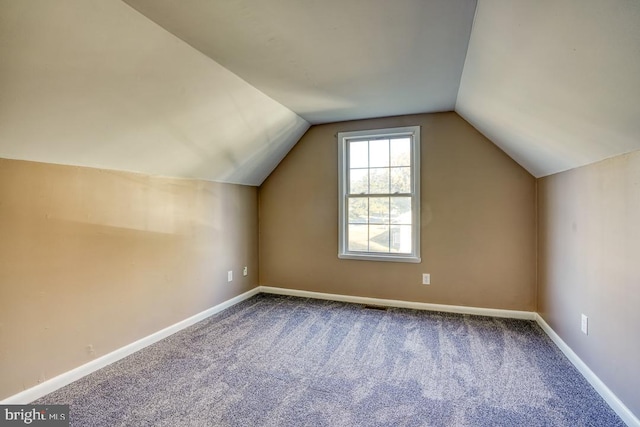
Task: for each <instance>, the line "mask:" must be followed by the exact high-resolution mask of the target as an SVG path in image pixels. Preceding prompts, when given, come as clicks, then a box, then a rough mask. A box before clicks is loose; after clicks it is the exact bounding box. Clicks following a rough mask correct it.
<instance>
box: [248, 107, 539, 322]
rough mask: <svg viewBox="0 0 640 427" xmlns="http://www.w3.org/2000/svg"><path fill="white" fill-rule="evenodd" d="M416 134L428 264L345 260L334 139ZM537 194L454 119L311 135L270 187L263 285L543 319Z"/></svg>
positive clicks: (263, 219)
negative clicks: (371, 133)
mask: <svg viewBox="0 0 640 427" xmlns="http://www.w3.org/2000/svg"><path fill="white" fill-rule="evenodd" d="M410 125H419V126H421V128H422V130H421V138H422V153H421V156H422V159H421V162H422V178H421V185H422V188H421V193H422V194H421V200H422V214H421V228H422V230H421V246H422V263H421V264H408V263H390V262H371V261H359V260H340V259H338V257H337V253H338V175H337V174H338V172H337V153H338V150H337V140H336V134H337V133H338V132H340V131H352V130H362V129H375V128H388V127H396V126H410ZM535 186H536V183H535V179H534V178H533V177H532V176H531V175H530V174H529V173H527V172H526V171H525V170H524V169H523V168H521V167H520V166H519V165H518V164H516V163H515V162H514V161H513V160H511V159H510V158H509V157H507V156H506V155H505V154H504V153H503V152H502V151H500V150H499V149H498V148H497V147H496V146H494V145H493V144H492V143H491V142H490V141H488V140H487V139H486V138H484V137H483V136H482V135H481V134H480V133H478V132H477V131H476V130H475V129H473V127H471V126H470V125H469V124H468V123H467V122H465V121H464V120H463V119H462V118H460V117H459V116H458V115H457V114H456V113H441V114H422V115H411V116H400V117H390V118H382V119H371V120H360V121H353V122H342V123H332V124H326V125H320V126H313V127H312V128H311V129H310V130H309V131H307V133H306V134H305V136H304V137H303V138H302V139H301V140H300V141H299V142H298V144H297V145H296V146H295V147H294V149H293V150H292V151H291V152H290V153H289V154H288V156H287V157H286V158H285V159H284V160H283V161H282V162H281V163H280V165H279V166H278V167H277V168H276V170H275V171H274V172H273V173H272V174H271V175H270V176H269V178H268V179H267V180H266V181H265V182H264V183H263V185H262V186H261V187H260V192H259V195H260V208H259V209H260V220H259V223H260V284H261V285H265V286H277V287H284V288H291V289H303V290H309V291H316V292H328V293H334V294H343V295H354V296H366V297H376V298H389V299H398V300H406V301H419V302H430V303H440V304H455V305H464V306H477V307H489V308H501V309H514V310H535V280H536V272H535V268H536V261H535V260H536V255H535V251H536V228H535V227H536V224H535V222H536V218H535V211H536V209H535V197H536V195H535ZM422 273H431V282H432V284H431V285H430V286H425V285H421V274H422Z"/></svg>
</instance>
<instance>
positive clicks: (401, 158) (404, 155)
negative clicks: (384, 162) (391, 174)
mask: <svg viewBox="0 0 640 427" xmlns="http://www.w3.org/2000/svg"><path fill="white" fill-rule="evenodd" d="M391 166H411V139H410V138H399V139H392V140H391Z"/></svg>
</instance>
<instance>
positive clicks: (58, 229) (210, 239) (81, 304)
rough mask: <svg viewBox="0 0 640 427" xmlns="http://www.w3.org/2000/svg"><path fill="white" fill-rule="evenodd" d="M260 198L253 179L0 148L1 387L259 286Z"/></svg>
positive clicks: (51, 371) (49, 372)
mask: <svg viewBox="0 0 640 427" xmlns="http://www.w3.org/2000/svg"><path fill="white" fill-rule="evenodd" d="M257 201H258V200H257V189H256V188H255V187H245V186H238V185H231V184H217V183H211V182H204V181H194V180H181V179H170V178H158V177H149V176H145V175H139V174H133V173H125V172H113V171H108V170H98V169H89V168H80V167H73V166H57V165H51V164H42V163H32V162H23V161H16V160H4V159H0V399H2V398H4V397H7V396H10V395H12V394H15V393H17V392H20V391H22V390H24V389H27V388H29V387H32V386H34V385H36V384H37V383H38V382H41V381H43V380H46V379H49V378H51V377H53V376H55V375H57V374H60V373H63V372H66V371H68V370H70V369H72V368H75V367H77V366H79V365H81V364H83V363H86V362H88V361H90V360H92V359H94V358H96V357H99V356H102V355H104V354H106V353H108V352H110V351H113V350H115V349H117V348H119V347H121V346H124V345H126V344H130V343H132V342H134V341H136V340H137V339H140V338H142V337H144V336H146V335H149V334H151V333H153V332H156V331H158V330H160V329H162V328H164V327H166V326H169V325H171V324H173V323H176V322H178V321H181V320H183V319H186V318H188V317H189V316H192V315H194V314H196V313H199V312H201V311H203V310H205V309H207V308H210V307H212V306H214V305H216V304H217V303H220V302H222V301H225V300H227V299H229V298H231V297H233V296H236V295H238V294H240V293H242V292H244V291H247V290H249V289H251V288H253V287H255V286H256V285H257V281H258V280H257V268H258V265H257V258H258V257H257V247H258V242H257V237H258V236H257ZM245 265H247V266H248V267H249V273H250V274H249V276H248V277H246V278H245V277H242V273H241V271H242V270H241V269H242V267H243V266H245ZM227 270H233V271H234V273H235V274H234V281H233V282H232V283H227V273H226V272H227Z"/></svg>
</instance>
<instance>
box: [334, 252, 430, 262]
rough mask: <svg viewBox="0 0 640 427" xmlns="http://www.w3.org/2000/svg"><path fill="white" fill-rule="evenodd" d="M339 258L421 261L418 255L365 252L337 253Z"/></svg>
mask: <svg viewBox="0 0 640 427" xmlns="http://www.w3.org/2000/svg"><path fill="white" fill-rule="evenodd" d="M338 258H340V259H352V260H357V261H387V262H409V263H413V264H419V263H421V262H422V259H421V258H420V257H416V256H413V255H391V256H390V255H377V254H372V253H366V254H354V253H347V254H338Z"/></svg>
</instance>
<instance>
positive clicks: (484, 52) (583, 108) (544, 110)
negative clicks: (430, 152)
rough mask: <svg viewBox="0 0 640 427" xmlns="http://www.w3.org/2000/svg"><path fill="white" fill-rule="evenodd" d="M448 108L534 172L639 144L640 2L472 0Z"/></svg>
mask: <svg viewBox="0 0 640 427" xmlns="http://www.w3.org/2000/svg"><path fill="white" fill-rule="evenodd" d="M456 111H457V112H458V114H460V115H461V116H462V117H464V118H465V119H466V120H467V121H469V122H470V123H471V124H472V125H473V126H475V127H476V128H477V129H478V130H480V131H481V132H482V133H483V134H484V135H485V136H487V137H488V138H489V139H491V140H492V141H493V142H494V143H495V144H496V145H498V146H499V147H501V148H502V149H503V150H504V151H505V152H506V153H507V154H509V155H510V156H511V157H512V158H513V159H514V160H516V161H517V162H518V163H520V164H521V165H522V166H524V167H525V168H526V169H527V170H528V171H529V172H530V173H531V174H533V175H534V176H536V177H541V176H545V175H549V174H552V173H556V172H560V171H564V170H568V169H572V168H575V167H578V166H582V165H586V164H589V163H593V162H596V161H599V160H602V159H604V158H608V157H612V156H615V155H618V154H622V153H626V152H630V151H634V150H638V149H640V1H637V0H632V1H629V0H606V1H602V0H563V1H557V0H536V1H531V0H508V1H505V0H480V1H479V3H478V9H477V12H476V18H475V22H474V27H473V33H472V35H471V41H470V43H469V50H468V53H467V60H466V63H465V66H464V73H463V76H462V82H461V84H460V91H459V93H458V102H457V104H456Z"/></svg>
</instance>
